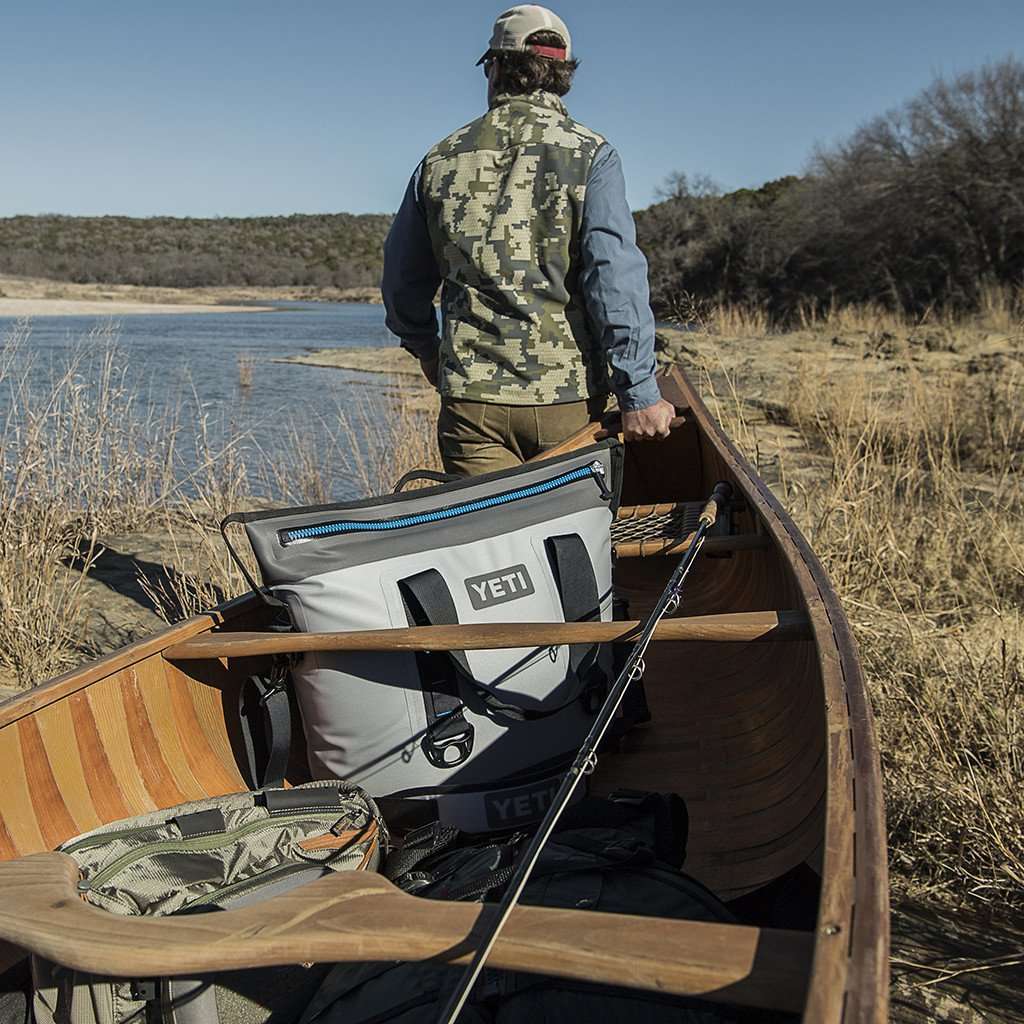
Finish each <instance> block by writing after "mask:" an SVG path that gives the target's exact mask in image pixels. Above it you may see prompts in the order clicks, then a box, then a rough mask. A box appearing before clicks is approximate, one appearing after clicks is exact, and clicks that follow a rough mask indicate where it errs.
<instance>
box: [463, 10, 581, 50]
mask: <svg viewBox="0 0 1024 1024" xmlns="http://www.w3.org/2000/svg"><path fill="white" fill-rule="evenodd" d="M534 32H555V33H557V34H558V35H560V36H561V37H562V39H563V40H564V41H565V48H564V49H562V48H560V47H554V46H538V45H537V44H536V43H529V44H528V43H527V42H526V40H527V39H528V38H529V37H530V36H532V35H533V33H534ZM495 50H514V51H518V52H520V53H536V54H539V55H540V56H541V57H553V58H555V59H556V60H572V40H571V39H570V38H569V30H568V29H567V28H566V27H565V22H564V21H562V19H561V18H560V17H559V16H558V15H557V14H555V12H554V11H549V10H548V9H547V8H546V7H541V6H540V5H539V4H519V5H518V6H516V7H510V8H509V9H508V10H507V11H505V12H504V13H503V14H499V15H498V20H497V21H496V22H495V23H494V31H493V32H492V33H491V45H490V46H489V47H488V48H487V52H486V53H485V54H484V55H483V56H482V57H481V58H480V59H479V60H478V61H477V64H483V62H484V61H485V60H487V58H488V57H489V56H490V55H491V54H492V53H493V52H494V51H495Z"/></svg>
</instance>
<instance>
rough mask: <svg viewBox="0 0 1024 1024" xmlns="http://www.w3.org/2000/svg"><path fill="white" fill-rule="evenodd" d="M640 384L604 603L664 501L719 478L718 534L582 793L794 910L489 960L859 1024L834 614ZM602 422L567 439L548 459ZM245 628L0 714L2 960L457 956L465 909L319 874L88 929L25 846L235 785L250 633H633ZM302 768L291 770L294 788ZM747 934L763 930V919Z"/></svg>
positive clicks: (738, 476) (694, 498) (875, 997)
mask: <svg viewBox="0 0 1024 1024" xmlns="http://www.w3.org/2000/svg"><path fill="white" fill-rule="evenodd" d="M661 384H662V390H663V393H664V394H665V396H666V397H667V398H668V399H669V400H670V401H672V402H674V403H675V405H676V407H677V408H678V409H680V410H683V412H684V415H683V416H682V417H681V420H680V423H679V425H678V428H677V429H676V430H674V431H673V434H672V436H671V437H670V438H669V439H668V440H667V441H664V442H658V443H649V444H637V445H628V446H627V449H626V480H625V488H624V494H623V501H624V503H625V504H626V506H627V511H626V513H625V514H624V515H623V516H622V517H621V519H620V520H619V521H618V522H617V523H616V527H615V530H616V531H617V534H616V539H615V545H616V549H617V555H618V559H617V562H616V569H615V584H616V589H617V591H618V592H619V593H621V594H623V595H624V596H626V597H628V599H629V602H630V609H631V613H632V615H633V616H634V619H640V618H642V617H643V616H644V615H645V614H646V612H647V611H648V609H649V608H650V606H651V604H652V602H653V600H654V599H655V597H656V595H657V593H658V592H659V591H660V589H661V586H662V585H663V583H664V580H665V579H666V577H667V575H668V574H669V572H670V571H671V569H672V566H673V564H674V560H673V559H672V558H666V557H652V556H660V555H662V554H671V553H676V552H680V551H681V550H682V548H683V547H684V546H685V545H686V543H687V542H688V537H687V531H686V525H687V524H686V516H687V514H688V508H689V507H690V506H692V505H694V504H696V503H697V502H698V499H700V498H701V497H702V496H705V495H706V494H707V493H709V491H710V489H711V487H712V486H713V484H714V482H715V481H716V480H719V479H727V480H730V481H731V482H732V483H733V485H734V487H735V488H736V491H737V493H738V495H739V497H740V498H741V502H740V503H739V504H738V507H737V509H736V512H735V515H734V522H733V524H732V532H731V533H730V534H729V535H728V536H721V537H715V538H713V540H714V541H715V543H716V545H717V546H718V550H717V551H716V550H715V548H714V547H709V548H707V549H706V550H707V551H708V554H710V555H715V556H716V557H713V558H706V559H704V560H702V562H700V563H699V564H698V567H697V569H695V571H694V575H693V577H692V578H691V584H690V586H689V587H688V591H687V602H686V607H685V609H684V610H683V615H682V616H681V617H679V618H676V619H673V620H670V621H668V622H666V623H665V624H664V626H663V627H662V629H661V630H660V632H659V637H658V642H657V643H656V644H653V645H652V646H651V648H650V649H649V652H648V658H647V666H648V667H647V673H646V675H645V683H646V689H647V695H648V700H649V703H650V705H651V710H652V714H653V720H652V722H651V723H650V725H649V726H647V727H645V728H644V729H642V730H636V731H635V732H634V733H630V734H629V735H628V736H627V737H626V739H625V740H624V741H623V742H622V744H621V745H620V748H619V750H618V751H617V752H615V753H608V754H605V755H603V756H602V758H601V762H600V765H599V767H598V771H597V772H596V773H595V776H594V778H593V787H594V789H595V791H596V792H607V791H609V790H611V789H614V788H622V787H626V788H634V789H656V790H662V791H665V790H672V791H675V792H678V793H680V794H681V795H683V796H684V797H685V798H686V800H687V804H688V807H689V811H690V820H691V827H690V842H689V847H688V857H687V862H686V870H687V871H688V872H689V873H690V874H693V875H695V876H696V877H697V878H699V879H700V880H701V881H703V882H704V883H705V884H707V885H708V886H709V887H710V888H712V889H713V890H714V891H715V892H717V893H718V894H719V895H720V896H721V897H722V898H723V899H726V900H732V901H733V903H732V906H733V907H734V908H749V907H752V906H755V905H756V901H757V900H759V899H760V898H761V895H762V894H764V893H770V892H771V891H772V887H773V886H776V885H779V884H782V883H783V881H784V880H787V879H790V880H791V879H794V878H797V877H798V876H799V877H800V878H802V879H806V878H807V877H811V878H813V879H814V885H813V896H814V903H813V906H814V907H815V908H816V910H815V920H814V922H813V925H811V924H810V923H806V924H802V925H801V926H800V928H798V929H797V930H792V929H787V928H783V927H754V926H753V924H740V925H710V924H699V923H696V922H678V921H664V920H657V919H652V918H633V917H627V916H624V915H604V914H597V913H594V912H592V911H582V910H557V911H556V910H547V909H542V908H529V907H528V908H520V909H518V910H517V911H516V912H515V914H514V915H513V918H512V919H511V921H510V923H509V926H508V930H507V932H506V933H505V935H504V936H503V938H502V940H501V942H500V943H499V945H498V947H497V948H496V950H495V956H494V963H495V964H496V965H500V966H505V967H509V968H517V969H527V970H535V971H539V972H542V973H549V974H559V975H561V976H565V977H577V978H587V979H589V980H602V979H607V980H613V981H614V982H615V983H617V984H623V983H626V984H631V985H634V986H636V987H639V988H649V989H652V990H661V991H668V992H675V993H687V994H698V995H700V996H701V997H703V998H707V999H712V1000H718V1001H723V1002H731V1003H737V1004H740V1005H746V1006H760V1007H766V1008H775V1009H786V1010H793V1011H797V1012H799V1011H802V1019H803V1020H804V1021H807V1022H825V1024H833V1022H841V1021H842V1022H858V1024H861V1022H864V1024H866V1022H875V1024H881V1022H882V1021H884V1020H885V1019H886V1016H887V994H886V992H887V960H888V916H887V912H888V910H887V894H886V882H887V880H886V867H885V847H884V820H883V807H882V799H881V790H880V784H879V770H878V754H877V748H876V745H875V739H874V733H873V727H872V723H871V717H870V712H869V710H868V706H867V702H866V699H865V693H864V683H863V678H862V675H861V670H860V665H859V661H858V658H857V652H856V648H855V645H854V642H853V639H852V637H851V634H850V630H849V626H848V624H847V622H846V619H845V616H844V615H843V612H842V609H841V608H840V606H839V603H838V601H837V599H836V597H835V594H834V592H833V591H832V589H831V587H830V585H829V582H828V579H827V577H826V576H825V573H824V571H823V570H822V568H821V565H820V564H819V562H818V560H817V559H816V557H815V556H814V554H813V552H812V551H811V549H810V548H809V547H808V545H807V543H806V541H805V540H804V539H803V537H802V536H801V535H800V533H799V532H798V531H797V529H796V527H795V526H794V525H793V523H792V521H791V520H790V519H789V518H788V516H787V515H786V514H785V512H784V511H783V510H782V509H781V508H780V507H779V505H778V503H777V502H776V500H775V499H774V497H773V496H772V495H771V493H770V491H769V490H768V489H767V487H766V486H765V485H764V484H763V482H762V481H760V480H759V479H758V478H757V476H756V475H755V474H754V473H753V471H752V470H751V469H750V467H749V466H748V465H747V463H746V462H745V461H744V460H743V459H742V458H741V457H740V455H739V454H738V453H737V451H736V450H735V448H734V447H733V445H732V444H731V442H730V441H729V439H728V438H727V437H725V436H724V435H723V434H722V432H721V431H720V429H719V428H718V426H717V424H716V423H715V422H714V420H713V419H712V418H711V417H710V415H709V414H708V412H707V410H706V409H705V407H704V406H703V404H702V403H701V401H700V399H699V397H698V395H697V394H696V392H695V391H694V389H693V388H692V387H691V385H690V384H689V382H688V381H686V379H685V378H684V377H683V376H682V375H681V374H679V373H678V372H674V373H670V374H668V375H666V376H664V377H662V379H661ZM603 429H604V428H602V427H601V426H600V425H592V426H591V427H589V428H588V429H587V430H586V431H583V432H581V434H580V435H578V436H577V437H575V438H572V439H569V440H568V441H567V442H565V444H564V445H562V446H560V450H569V449H571V448H572V447H574V446H576V447H578V446H580V445H581V444H585V443H588V442H589V441H590V440H592V439H593V438H594V436H595V435H596V434H597V433H599V432H600V431H601V430H603ZM630 531H632V532H630ZM709 544H710V541H709ZM673 548H674V550H673ZM266 626H267V623H266V620H265V615H264V610H263V608H262V606H261V605H260V604H259V602H258V601H256V600H255V599H254V598H252V597H246V598H242V599H239V600H237V601H234V602H230V603H228V604H226V605H224V606H222V607H221V608H219V609H217V610H216V611H215V612H213V613H211V614H209V615H203V616H198V617H196V618H194V619H191V620H189V621H188V622H184V623H181V624H179V625H177V626H174V627H172V628H170V629H168V630H165V631H164V632H162V633H160V634H158V635H155V636H153V637H149V638H147V639H145V640H143V641H141V642H139V643H137V644H133V645H131V646H129V647H127V648H124V649H122V650H120V651H118V652H115V653H114V654H112V655H111V656H109V657H107V658H104V659H101V660H99V661H97V662H94V663H92V664H90V665H87V666H85V667H83V668H81V669H79V670H77V671H75V672H71V673H68V674H67V675H65V676H62V677H60V678H58V679H55V680H53V681H52V682H50V683H48V684H46V685H44V686H40V687H38V688H36V689H35V690H33V691H30V692H28V693H26V694H25V695H23V696H21V697H19V698H17V699H14V700H11V701H8V702H7V703H5V704H3V705H0V766H2V769H3V777H4V785H3V786H2V787H0V861H4V862H6V863H0V897H2V898H0V966H3V965H5V964H7V963H11V962H13V961H14V960H15V959H16V958H18V957H20V956H23V955H24V952H25V951H26V950H29V951H34V952H37V953H40V954H42V955H46V956H50V957H52V958H55V959H57V960H59V961H61V962H64V963H67V964H70V965H72V966H76V967H79V968H81V969H86V970H92V971H97V972H99V973H109V974H113V975H118V974H122V975H123V974H140V973H141V974H145V973H147V972H151V971H153V970H155V969H159V971H160V972H161V973H188V972H190V971H194V970H195V969H196V967H197V966H198V965H201V966H204V967H206V968H207V969H213V968H214V967H220V966H223V967H228V966H232V967H236V966H242V965H251V966H258V965H265V964H271V963H283V962H294V961H295V960H317V959H321V960H330V959H359V958H377V957H384V958H409V959H415V958H428V959H440V960H444V961H451V962H457V961H458V960H459V959H460V958H461V957H463V956H465V955H466V953H467V952H468V950H469V948H470V944H471V941H472V937H473V929H474V927H475V926H476V924H477V921H478V919H479V918H480V916H481V915H482V914H483V915H485V914H487V913H489V911H488V910H486V909H481V908H480V907H478V906H468V905H462V904H442V903H438V902H434V901H431V902H430V903H429V911H427V910H425V909H424V904H425V903H426V901H422V900H419V899H417V898H415V897H411V896H406V895H403V894H400V893H398V892H397V891H396V890H394V889H393V888H392V887H391V886H390V885H388V884H387V883H386V882H385V881H384V880H383V879H380V878H379V877H378V876H375V875H359V876H354V875H345V876H338V877H332V878H327V879H323V880H321V881H320V882H317V883H314V884H312V885H310V886H307V887H303V888H302V889H300V890H296V891H294V892H293V893H291V894H286V896H283V897H279V898H276V899H274V900H271V901H268V902H267V903H264V904H261V905H259V906H253V907H250V908H246V909H243V910H237V911H228V912H224V913H221V914H215V915H205V916H203V917H198V918H197V917H193V918H187V919H180V920H174V919H126V918H117V919H114V920H112V919H111V918H110V917H109V916H107V915H103V914H101V913H100V912H99V911H95V910H92V909H90V908H88V907H86V906H85V905H84V904H81V903H80V902H79V901H78V900H77V899H75V898H74V896H73V894H72V888H71V882H72V877H73V876H72V875H71V874H70V873H69V872H70V870H71V869H70V866H69V865H70V862H69V861H68V860H67V859H66V858H63V857H61V856H60V855H56V854H52V853H49V852H48V851H52V850H53V849H54V848H55V847H56V846H57V845H59V844H60V843H61V842H63V841H64V840H66V839H68V838H70V837H71V836H73V835H77V834H78V833H80V832H83V831H86V830H88V829H91V828H95V827H97V826H98V825H100V824H104V823H106V822H109V821H113V820H117V819H119V818H124V817H128V816H130V815H134V814H139V813H143V812H146V811H151V810H154V809H157V808H162V807H169V806H172V805H174V804H177V803H180V802H183V801H185V800H193V799H199V798H202V797H206V796H211V795H219V794H224V793H229V792H237V791H240V790H243V789H247V788H248V786H247V783H246V781H245V779H244V778H243V774H242V771H241V769H240V767H239V766H240V765H241V764H243V763H244V753H243V749H242V744H241V740H240V735H239V733H238V728H237V722H236V718H235V709H236V707H237V699H238V690H239V686H240V681H241V679H242V678H243V675H244V674H245V673H247V672H250V671H252V666H253V665H254V664H258V661H257V662H254V661H253V660H252V659H254V658H255V659H258V658H260V657H265V656H266V655H268V654H269V653H271V652H272V651H274V650H280V649H281V648H280V647H279V646H278V647H275V646H274V645H275V644H281V643H282V642H283V643H286V644H289V645H292V646H293V647H296V648H297V647H299V646H301V645H303V644H312V645H314V646H320V647H321V649H326V648H324V647H323V645H333V646H330V649H333V650H343V649H363V650H366V649H395V648H396V647H400V648H401V649H407V650H415V649H421V648H424V647H426V648H429V649H434V650H443V649H452V648H455V647H456V645H458V646H459V647H462V648H473V647H476V648H477V649H483V648H486V647H488V646H494V645H497V644H506V643H509V642H510V641H514V646H523V645H538V646H539V645H542V644H544V645H546V644H553V643H565V642H567V639H574V638H582V637H584V635H586V636H588V637H589V636H590V633H594V634H598V633H599V634H600V635H601V636H602V638H605V639H608V638H614V636H616V635H621V634H622V633H623V632H624V631H625V633H626V634H627V635H628V630H629V629H630V628H631V627H632V626H633V623H632V622H630V623H576V624H569V625H566V624H533V625H527V626H524V625H523V624H519V625H518V626H516V627H510V626H494V625H491V626H488V627H477V626H461V627H427V628H419V629H405V630H390V631H384V630H381V631H374V632H373V633H372V634H371V633H362V634H359V633H351V634H329V635H326V636H317V637H297V636H290V637H284V638H282V637H278V636H274V637H269V636H266V635H261V634H265V633H266ZM431 631H433V632H431ZM588 631H589V632H588ZM374 645H379V646H374ZM301 760H302V759H301V758H299V759H297V763H295V764H293V766H292V771H291V774H290V777H291V778H292V780H293V781H301V779H302V778H303V771H304V767H303V765H302V764H301ZM812 868H813V869H814V870H813V871H812ZM815 872H816V874H815ZM819 876H820V879H819ZM787 884H788V883H787ZM751 900H753V901H755V903H750V901H751ZM746 912H747V911H746V910H744V911H743V912H741V913H740V918H741V920H743V919H744V913H746ZM750 913H751V915H753V913H754V912H753V911H750ZM759 913H762V916H764V914H763V912H759ZM368 922H372V927H371V926H370V925H369V924H368ZM761 923H762V924H764V923H770V924H773V925H774V924H777V923H778V922H776V921H774V920H772V918H771V916H770V915H768V917H767V918H766V919H765V920H763V921H762V922H761ZM4 942H6V943H7V945H6V946H4V945H3V943H4ZM199 951H202V952H201V954H200V952H199ZM157 961H159V963H157ZM624 973H625V975H626V976H624Z"/></svg>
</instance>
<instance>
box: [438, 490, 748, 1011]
mask: <svg viewBox="0 0 1024 1024" xmlns="http://www.w3.org/2000/svg"><path fill="white" fill-rule="evenodd" d="M730 497H732V485H731V484H729V483H727V482H726V481H724V480H722V481H719V483H717V484H715V487H714V490H713V491H712V492H711V497H710V498H708V501H707V504H706V505H705V506H704V509H703V511H702V512H701V514H700V518H699V519H698V521H697V529H696V530H695V531H694V534H693V540H692V541H691V542H690V546H689V547H688V548H687V549H686V553H685V554H684V555H683V557H682V558H681V559H680V560H679V564H678V565H677V566H676V568H675V570H674V571H673V573H672V576H671V577H670V578H669V581H668V584H667V585H666V587H665V589H664V590H663V591H662V592H661V596H660V597H659V598H658V603H657V604H656V605H655V606H654V610H653V611H652V612H651V614H650V615H649V616H648V617H647V619H646V621H645V622H644V623H643V625H642V627H641V629H640V634H639V636H638V637H637V640H636V643H635V644H634V645H633V650H632V651H630V654H629V657H628V658H627V659H626V663H625V665H623V667H622V671H621V672H620V673H619V675H618V678H617V679H616V680H615V683H614V685H613V686H612V688H611V690H609V692H608V696H607V697H606V698H605V700H604V704H602V705H601V709H600V710H599V711H598V713H597V717H596V719H595V720H594V724H593V725H592V726H591V727H590V732H589V733H587V738H586V739H585V740H584V741H583V745H582V746H581V747H580V749H579V752H578V753H577V754H576V758H575V760H574V761H573V763H572V766H571V767H570V768H569V771H568V772H567V773H566V775H565V778H564V779H562V783H561V785H560V786H559V788H558V792H557V793H556V794H555V796H554V799H553V800H552V801H551V806H550V807H549V808H548V812H547V814H545V815H544V818H543V820H542V821H541V823H540V825H539V826H538V827H537V831H536V832H534V834H533V838H532V839H531V840H530V844H529V846H527V848H526V852H525V853H524V854H523V856H522V858H521V859H520V861H519V863H518V864H517V865H516V870H515V873H514V874H513V875H512V878H511V879H510V880H509V883H508V888H507V889H506V890H505V895H504V896H503V897H502V900H501V903H500V904H499V905H498V911H497V915H496V917H495V918H494V921H493V923H492V924H491V926H490V930H489V932H488V933H487V935H486V936H485V938H484V940H483V941H482V942H481V943H480V945H479V946H477V949H476V952H475V953H474V954H473V959H472V961H471V962H470V963H469V965H468V966H467V967H466V969H465V971H464V972H463V974H462V977H461V978H460V979H459V984H458V985H457V986H456V988H455V990H454V991H453V992H452V994H451V997H450V998H449V1000H448V1002H447V1004H446V1005H445V1008H444V1010H443V1011H442V1013H441V1015H440V1017H438V1024H455V1021H456V1020H457V1019H458V1016H459V1014H460V1013H461V1012H462V1008H463V1006H465V1005H466V1000H467V999H468V998H469V994H470V992H471V991H472V989H473V986H474V985H475V984H476V980H477V978H478V977H480V972H481V971H482V970H483V968H484V963H485V961H486V960H487V957H488V956H489V955H490V952H491V950H492V949H493V948H494V944H495V942H497V940H498V936H499V935H500V934H501V930H502V928H504V927H505V923H506V922H507V921H508V918H509V915H510V914H511V913H512V911H513V909H514V908H515V906H516V904H517V903H518V902H519V897H520V896H521V895H522V893H523V889H525V888H526V883H527V882H528V881H529V880H530V875H531V873H532V872H533V869H534V867H535V866H536V864H537V859H538V858H539V857H540V853H541V850H542V849H543V848H544V844H545V843H546V842H547V841H548V839H549V838H550V836H551V833H552V832H553V831H554V830H555V826H556V825H557V824H558V819H559V818H560V817H561V816H562V812H563V811H564V810H565V809H566V807H568V806H569V802H570V801H571V800H572V797H573V794H574V793H575V792H576V789H577V787H578V786H579V784H580V781H581V780H582V779H583V777H584V776H585V775H590V774H591V773H592V772H593V771H594V769H595V768H596V767H597V748H598V746H599V744H600V743H601V740H602V739H603V738H604V734H605V732H606V731H607V729H608V726H609V725H611V723H612V719H613V718H614V717H615V714H616V712H617V711H618V710H619V705H620V704H621V703H622V698H623V697H624V696H625V695H626V690H627V689H629V684H630V683H633V682H635V681H636V680H638V679H640V677H641V676H642V675H643V674H644V654H645V653H646V651H647V647H648V645H649V644H650V642H651V638H652V637H653V636H654V631H655V629H656V628H657V625H658V623H659V622H660V621H661V620H662V618H663V617H664V616H665V615H671V614H672V613H673V612H675V611H676V610H677V609H678V608H679V602H680V601H681V600H682V593H683V584H684V583H685V582H686V577H687V576H688V575H689V572H690V569H691V568H692V567H693V563H694V562H695V561H696V558H697V555H698V554H699V553H700V549H701V547H702V546H703V544H704V536H705V534H706V533H707V531H708V530H710V529H711V527H712V526H714V525H715V522H716V520H717V519H718V513H719V511H720V510H721V509H722V508H723V507H724V506H725V504H726V503H727V502H728V501H729V499H730Z"/></svg>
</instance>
